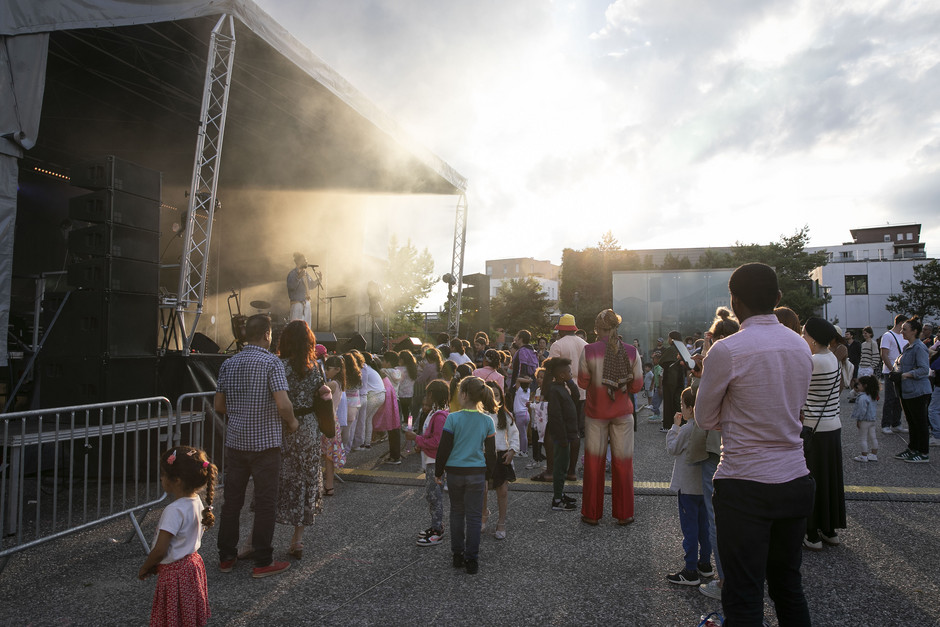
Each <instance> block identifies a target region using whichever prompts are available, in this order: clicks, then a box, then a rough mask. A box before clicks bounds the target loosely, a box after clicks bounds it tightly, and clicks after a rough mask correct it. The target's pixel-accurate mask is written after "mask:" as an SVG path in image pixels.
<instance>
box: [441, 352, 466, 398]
mask: <svg viewBox="0 0 940 627" xmlns="http://www.w3.org/2000/svg"><path fill="white" fill-rule="evenodd" d="M452 363H454V362H452V361H451V360H449V359H448V360H447V361H445V362H444V365H445V366H446V365H447V364H452ZM442 374H443V373H442ZM472 374H473V366H471V365H470V364H460V365H459V366H457V368H456V369H455V370H454V376H453V377H452V378H451V380H450V397H451V398H457V389H458V387H457V386H459V385H460V381H461V379H464V378H466V377H469V376H470V375H472ZM445 381H446V378H445Z"/></svg>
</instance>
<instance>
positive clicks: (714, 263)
mask: <svg viewBox="0 0 940 627" xmlns="http://www.w3.org/2000/svg"><path fill="white" fill-rule="evenodd" d="M695 267H696V268H698V269H701V270H708V269H711V268H733V267H734V262H733V261H732V260H731V255H729V254H728V253H723V252H719V251H717V250H714V249H712V248H708V249H706V250H705V252H704V253H702V256H701V257H699V258H698V261H696V262H695Z"/></svg>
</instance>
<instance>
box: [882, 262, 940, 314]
mask: <svg viewBox="0 0 940 627" xmlns="http://www.w3.org/2000/svg"><path fill="white" fill-rule="evenodd" d="M885 309H887V310H888V311H890V312H891V313H894V314H905V315H908V316H912V315H917V316H919V317H920V318H921V319H924V318H928V317H929V318H936V317H938V316H940V262H938V261H937V260H936V259H934V260H932V261H929V262H928V263H923V264H920V265H916V266H914V280H913V281H901V293H900V294H892V295H891V296H888V304H887V305H885Z"/></svg>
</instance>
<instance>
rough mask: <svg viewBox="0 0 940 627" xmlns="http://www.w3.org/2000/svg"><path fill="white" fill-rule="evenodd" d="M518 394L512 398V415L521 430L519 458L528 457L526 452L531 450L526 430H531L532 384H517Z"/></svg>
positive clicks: (500, 401)
mask: <svg viewBox="0 0 940 627" xmlns="http://www.w3.org/2000/svg"><path fill="white" fill-rule="evenodd" d="M516 385H517V386H518V387H517V388H516V393H515V394H514V395H513V398H512V415H513V417H514V419H515V422H516V427H517V428H518V429H519V457H528V454H527V453H526V451H528V450H529V438H528V437H526V430H527V429H528V428H529V409H528V407H529V400H530V398H531V391H530V388H531V384H530V383H517V384H516ZM502 396H503V395H502V390H500V395H499V397H500V400H499V401H498V402H499V403H500V404H502V402H503V401H502V400H501V399H502Z"/></svg>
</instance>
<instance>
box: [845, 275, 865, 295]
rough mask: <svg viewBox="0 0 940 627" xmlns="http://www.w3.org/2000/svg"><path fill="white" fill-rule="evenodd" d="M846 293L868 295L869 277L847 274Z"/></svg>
mask: <svg viewBox="0 0 940 627" xmlns="http://www.w3.org/2000/svg"><path fill="white" fill-rule="evenodd" d="M845 293H846V295H849V294H867V293H868V276H867V275H865V274H847V275H845Z"/></svg>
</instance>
